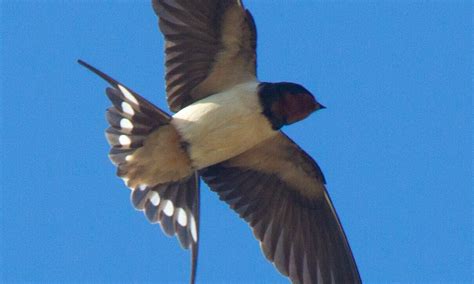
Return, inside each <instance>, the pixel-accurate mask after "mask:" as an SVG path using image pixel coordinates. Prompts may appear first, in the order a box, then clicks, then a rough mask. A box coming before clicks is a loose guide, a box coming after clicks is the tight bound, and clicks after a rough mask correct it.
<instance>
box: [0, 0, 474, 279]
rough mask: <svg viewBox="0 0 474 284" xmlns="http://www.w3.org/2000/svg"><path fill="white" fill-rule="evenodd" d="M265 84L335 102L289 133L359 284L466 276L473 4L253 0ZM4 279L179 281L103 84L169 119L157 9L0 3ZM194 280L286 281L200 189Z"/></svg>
mask: <svg viewBox="0 0 474 284" xmlns="http://www.w3.org/2000/svg"><path fill="white" fill-rule="evenodd" d="M246 4H247V7H248V8H249V9H250V10H251V11H252V13H253V15H254V17H255V20H256V23H257V28H258V32H259V38H258V63H259V65H258V74H259V77H260V79H261V80H266V81H294V82H299V83H301V84H303V85H304V86H305V87H307V88H308V89H309V90H311V91H312V92H313V93H314V94H315V95H316V97H317V98H318V100H319V101H320V102H321V103H323V104H324V105H326V106H327V109H326V110H322V111H319V112H317V113H316V114H314V115H312V116H311V117H310V118H308V119H306V120H305V121H303V122H301V123H298V124H296V125H292V126H290V127H286V129H285V131H286V132H287V133H288V134H289V136H290V137H291V138H292V139H294V140H295V141H297V142H298V143H299V144H300V145H301V146H302V147H303V148H304V149H305V150H306V151H307V152H308V153H310V154H311V155H312V156H313V157H315V159H316V160H317V161H318V163H319V164H320V166H321V168H322V169H323V171H324V173H325V175H326V179H327V181H328V190H329V192H330V194H331V197H332V199H333V201H334V203H335V206H336V209H337V211H338V213H339V216H340V218H341V220H342V223H343V225H344V228H345V231H346V233H347V235H348V238H349V241H350V244H351V246H352V249H353V252H354V255H355V258H356V260H357V263H358V266H359V269H360V272H361V276H362V279H363V280H365V281H366V282H367V283H378V282H394V281H397V282H434V281H439V282H447V281H452V282H470V281H472V268H471V265H472V253H473V247H472V231H473V227H472V204H473V203H472V198H473V194H472V189H473V180H472V174H473V169H472V152H473V148H472V110H473V103H472V93H473V88H472V71H473V70H472V65H473V58H472V50H473V49H472V48H473V45H472V35H471V33H472V30H473V27H472V11H473V7H472V2H469V1H465V2H461V1H436V2H431V1H416V2H415V1H387V2H366V1H364V2H358V1H347V2H346V1H338V2H332V1H331V2H329V1H269V0H268V1H246ZM0 18H1V25H0V26H1V36H0V38H1V52H0V54H1V63H0V64H1V66H0V70H1V72H2V73H1V92H0V99H1V100H0V113H1V126H0V127H1V143H2V145H1V151H2V155H1V195H0V198H1V216H0V218H1V219H0V220H1V245H0V246H1V251H0V252H1V254H0V255H1V263H0V271H1V281H0V282H16V281H38V282H52V281H56V282H69V281H74V282H85V281H87V282H89V281H100V282H102V281H110V282H130V281H133V282H187V281H188V275H189V254H188V252H187V251H183V250H181V249H180V247H179V245H178V241H177V240H176V239H174V238H168V237H166V236H164V234H163V233H162V232H161V229H160V228H159V226H158V225H151V224H149V223H148V221H147V220H146V218H145V217H144V215H143V214H142V213H140V212H138V211H135V210H134V209H132V206H131V204H130V201H129V190H128V189H126V188H125V186H124V185H123V183H122V181H121V180H120V179H119V178H117V177H115V168H114V167H113V166H112V164H111V163H110V162H109V160H108V158H107V152H108V149H109V147H108V145H107V143H106V140H105V138H104V133H103V130H104V129H105V128H106V127H107V125H106V121H105V114H104V111H105V109H106V108H107V107H108V106H109V102H108V100H107V98H106V96H105V95H104V88H105V87H106V83H105V82H103V81H102V80H100V79H99V78H98V77H96V76H95V75H93V74H92V73H90V72H88V71H86V70H85V69H84V68H82V67H80V66H79V65H78V64H77V63H76V60H77V59H78V58H81V59H84V60H86V61H88V62H90V63H91V64H93V65H95V66H97V67H98V68H100V69H102V70H103V71H105V72H106V73H108V74H110V75H111V76H113V77H115V78H116V79H118V80H120V81H121V82H123V83H124V84H125V85H127V86H129V87H131V88H132V89H134V90H135V91H137V92H138V93H140V94H142V95H143V96H145V97H146V98H148V99H149V100H151V101H152V102H154V103H156V104H157V105H158V106H160V107H161V108H163V109H167V106H166V102H165V99H164V97H165V94H164V80H163V76H164V75H163V72H164V70H163V40H162V36H161V34H160V33H159V31H158V28H157V20H156V17H155V15H154V13H153V11H152V9H151V6H150V3H149V2H148V1H140V2H139V3H138V2H135V1H67V2H66V1H14V0H10V1H9V0H6V1H1V17H0ZM201 208H202V214H201V217H202V219H201V224H202V226H201V250H200V262H199V268H198V278H197V279H198V282H200V283H212V282H215V283H219V282H227V283H232V282H233V283H238V282H246V283H251V282H254V283H263V282H266V283H287V280H286V278H283V277H281V276H280V274H279V273H278V272H277V271H276V270H275V269H274V268H273V266H272V265H271V264H269V263H268V262H267V261H266V260H265V258H264V256H263V254H262V253H261V251H260V248H259V246H258V242H257V241H256V240H255V239H254V237H253V235H252V233H251V230H250V229H249V228H248V226H247V224H246V223H245V222H244V221H242V220H241V219H239V218H238V216H237V214H235V213H234V212H233V211H232V210H230V209H229V208H228V207H227V205H226V204H225V203H223V202H221V201H219V200H218V198H217V196H216V195H215V194H214V193H213V192H211V191H209V189H208V188H207V187H206V186H203V187H202V205H201Z"/></svg>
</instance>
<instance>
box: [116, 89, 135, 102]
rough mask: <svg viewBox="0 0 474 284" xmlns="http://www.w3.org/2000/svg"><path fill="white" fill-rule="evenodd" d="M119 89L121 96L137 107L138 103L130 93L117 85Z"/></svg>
mask: <svg viewBox="0 0 474 284" xmlns="http://www.w3.org/2000/svg"><path fill="white" fill-rule="evenodd" d="M117 86H118V87H119V89H120V91H121V92H122V94H123V95H124V96H125V97H126V98H127V99H128V100H129V101H131V102H132V103H134V104H136V105H138V101H137V99H136V98H135V97H134V96H133V95H132V93H130V91H129V90H127V89H126V88H125V87H124V86H122V85H117Z"/></svg>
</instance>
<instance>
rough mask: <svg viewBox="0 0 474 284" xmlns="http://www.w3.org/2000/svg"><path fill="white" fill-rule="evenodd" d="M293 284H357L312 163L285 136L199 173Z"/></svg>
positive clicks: (349, 255) (319, 175) (321, 180)
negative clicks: (244, 223)
mask: <svg viewBox="0 0 474 284" xmlns="http://www.w3.org/2000/svg"><path fill="white" fill-rule="evenodd" d="M200 174H201V175H202V177H203V179H204V181H206V183H207V184H208V185H209V186H210V187H211V189H212V190H213V191H215V192H217V193H218V194H219V197H220V198H221V199H222V200H224V201H225V202H227V203H228V204H229V205H230V207H231V208H232V209H234V210H235V211H236V212H237V213H238V214H239V215H240V216H241V217H242V218H244V219H245V220H246V221H247V222H248V223H249V225H250V226H251V227H252V229H253V232H254V234H255V237H256V238H257V239H258V240H259V241H260V242H261V247H262V250H263V253H264V255H265V256H266V258H267V259H268V260H270V261H272V262H273V263H274V265H275V267H276V268H277V269H278V271H280V272H281V273H282V274H283V275H286V276H288V277H290V279H291V280H292V281H293V282H294V283H360V282H361V280H360V276H359V272H358V270H357V266H356V264H355V261H354V258H353V256H352V252H351V249H350V247H349V244H348V242H347V240H346V237H345V234H344V231H343V229H342V226H341V224H340V222H339V219H338V217H337V214H336V212H335V211H334V208H333V206H332V202H331V200H330V199H329V196H328V194H327V191H326V188H325V186H324V177H323V175H322V172H321V170H320V169H319V167H318V165H317V164H316V162H315V161H314V160H313V159H312V158H311V157H309V156H308V155H307V154H306V153H305V152H304V151H303V150H301V149H300V148H299V147H298V146H297V145H296V144H294V143H293V141H291V140H290V139H289V138H288V137H286V136H285V135H284V134H281V135H278V136H277V137H276V138H271V139H270V140H268V141H265V142H263V143H262V144H260V145H258V146H257V147H255V148H253V149H251V150H249V151H247V152H245V153H243V154H241V155H240V156H237V157H235V158H232V159H230V160H228V161H225V162H223V163H220V164H217V165H214V166H211V167H209V168H206V169H204V170H202V171H201V172H200Z"/></svg>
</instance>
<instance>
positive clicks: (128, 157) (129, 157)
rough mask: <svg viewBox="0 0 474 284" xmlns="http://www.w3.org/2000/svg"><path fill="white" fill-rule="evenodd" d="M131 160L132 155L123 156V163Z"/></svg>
mask: <svg viewBox="0 0 474 284" xmlns="http://www.w3.org/2000/svg"><path fill="white" fill-rule="evenodd" d="M131 160H133V155H127V156H125V161H127V162H130V161H131Z"/></svg>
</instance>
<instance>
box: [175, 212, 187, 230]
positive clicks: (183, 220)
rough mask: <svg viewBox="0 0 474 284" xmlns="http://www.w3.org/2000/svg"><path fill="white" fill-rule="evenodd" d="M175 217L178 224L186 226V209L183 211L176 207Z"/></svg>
mask: <svg viewBox="0 0 474 284" xmlns="http://www.w3.org/2000/svg"><path fill="white" fill-rule="evenodd" d="M176 212H177V213H176V214H177V215H176V219H177V220H178V224H180V225H181V226H183V227H186V225H187V224H188V217H187V216H186V211H184V209H183V208H178V209H176Z"/></svg>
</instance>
